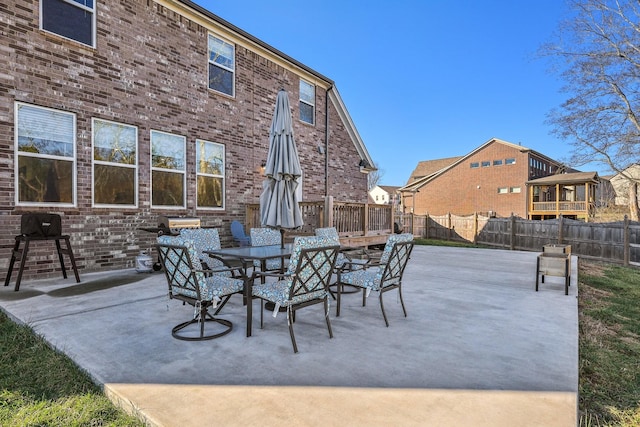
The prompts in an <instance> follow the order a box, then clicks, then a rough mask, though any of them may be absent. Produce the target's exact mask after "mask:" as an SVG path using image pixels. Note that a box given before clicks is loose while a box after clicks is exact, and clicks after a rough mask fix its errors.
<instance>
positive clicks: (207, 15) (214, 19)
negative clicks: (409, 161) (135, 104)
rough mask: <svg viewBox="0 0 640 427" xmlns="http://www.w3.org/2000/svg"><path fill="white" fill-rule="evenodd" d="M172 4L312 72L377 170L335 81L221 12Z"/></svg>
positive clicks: (367, 166) (180, 1) (185, 0)
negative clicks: (243, 28)
mask: <svg viewBox="0 0 640 427" xmlns="http://www.w3.org/2000/svg"><path fill="white" fill-rule="evenodd" d="M173 4H175V5H176V7H178V9H183V10H184V9H186V11H185V12H190V14H191V15H196V16H198V17H200V18H201V19H204V20H205V21H206V22H210V23H215V24H217V25H218V26H221V27H223V28H225V29H226V30H227V31H228V32H230V33H231V34H233V35H234V36H236V37H237V38H239V39H241V40H243V41H244V42H246V43H247V45H248V46H250V47H252V48H254V49H255V50H256V51H258V52H259V53H261V54H265V55H266V56H267V58H268V59H271V60H274V59H275V60H279V61H278V62H284V63H285V64H287V65H288V68H292V69H296V70H299V71H301V72H302V73H303V74H307V75H310V76H311V77H313V78H314V79H315V80H316V83H320V82H318V81H317V80H320V81H321V82H322V86H324V88H325V89H327V92H328V98H329V99H331V103H332V104H333V106H334V107H335V109H336V111H337V113H338V115H339V116H340V119H341V120H342V122H343V123H344V126H345V129H346V131H347V133H348V134H349V136H350V137H351V141H352V142H353V145H354V146H355V148H356V151H357V152H358V155H359V156H360V159H361V160H362V161H363V162H364V167H363V169H364V170H367V171H373V170H376V168H375V166H374V165H373V160H372V158H371V156H370V155H369V151H368V150H367V147H366V146H365V145H364V141H363V140H362V138H361V137H360V134H359V133H358V130H357V129H356V126H355V124H354V123H353V120H351V116H350V115H349V112H348V111H347V108H346V107H345V105H344V102H343V101H342V97H341V96H340V93H339V92H338V89H337V88H336V85H335V82H334V81H333V80H331V79H329V78H328V77H326V76H324V75H323V74H320V73H319V72H317V71H316V70H314V69H312V68H310V67H308V66H306V65H304V64H303V63H301V62H300V61H297V60H296V59H293V58H292V57H290V56H289V55H287V54H285V53H283V52H281V51H280V50H278V49H276V48H275V47H273V46H271V45H269V44H267V43H265V42H263V41H262V40H260V39H258V38H257V37H255V36H252V35H251V34H249V33H247V32H246V31H244V30H242V29H240V28H239V27H236V26H235V25H233V24H232V23H230V22H228V21H226V20H224V19H222V18H220V17H219V16H218V15H215V14H213V13H212V12H210V11H208V10H207V9H205V8H203V7H202V6H200V5H198V4H196V3H194V2H192V1H190V0H173Z"/></svg>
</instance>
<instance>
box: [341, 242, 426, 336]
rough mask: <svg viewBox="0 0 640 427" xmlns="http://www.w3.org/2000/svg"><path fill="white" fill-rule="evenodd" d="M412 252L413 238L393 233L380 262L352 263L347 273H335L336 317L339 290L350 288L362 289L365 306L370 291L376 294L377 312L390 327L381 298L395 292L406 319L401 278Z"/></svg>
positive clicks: (363, 304)
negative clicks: (347, 286)
mask: <svg viewBox="0 0 640 427" xmlns="http://www.w3.org/2000/svg"><path fill="white" fill-rule="evenodd" d="M412 250H413V235H412V234H409V233H405V234H392V235H391V236H389V238H388V240H387V243H386V244H385V247H384V250H383V252H382V255H381V257H380V261H377V262H370V263H368V264H365V265H361V264H352V265H351V268H352V269H351V270H349V271H344V269H343V270H341V271H338V279H337V285H338V301H337V308H336V316H339V315H340V303H341V293H342V287H343V286H344V285H351V286H356V287H359V288H362V306H363V307H364V306H365V305H366V304H367V298H368V297H369V294H370V292H371V291H377V292H378V293H379V299H380V309H382V316H383V317H384V323H385V324H386V325H387V327H389V321H388V320H387V314H386V313H385V311H384V303H383V301H382V295H383V294H384V293H385V292H388V291H390V290H393V289H397V290H398V296H399V297H400V304H401V305H402V311H403V312H404V316H405V317H407V310H406V308H405V306H404V301H403V299H402V275H403V274H404V269H405V267H406V266H407V262H408V261H409V257H410V256H411V251H412Z"/></svg>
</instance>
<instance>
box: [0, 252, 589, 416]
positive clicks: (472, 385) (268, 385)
mask: <svg viewBox="0 0 640 427" xmlns="http://www.w3.org/2000/svg"><path fill="white" fill-rule="evenodd" d="M537 255H538V254H537V253H531V252H519V251H504V250H485V249H468V248H446V247H434V246H416V247H415V248H414V251H413V254H412V259H411V260H410V261H409V265H408V267H407V270H406V272H405V279H404V285H403V290H404V299H405V302H406V305H407V312H408V317H406V318H405V317H404V316H403V315H402V309H401V307H400V304H399V301H398V299H397V297H396V293H394V292H389V293H387V294H385V297H384V298H385V308H386V311H387V315H388V317H389V322H390V326H389V328H386V327H385V325H384V321H383V319H382V314H381V312H380V307H379V304H378V300H377V295H376V294H372V297H370V298H369V299H368V303H367V306H366V307H362V299H361V296H360V294H357V295H345V296H344V297H343V307H342V311H341V316H340V317H335V315H334V314H335V304H333V306H332V318H331V321H332V326H333V331H334V338H333V339H329V337H328V332H327V329H326V325H325V324H324V320H323V317H322V316H323V314H322V308H321V306H314V307H309V308H306V309H304V310H302V311H300V312H299V313H298V315H297V316H296V323H295V326H294V328H295V332H296V339H297V341H298V347H299V349H300V353H298V354H294V353H293V350H292V347H291V341H290V339H289V333H288V328H287V325H286V315H284V313H281V314H280V315H278V316H277V317H276V318H273V317H272V316H271V313H265V325H264V328H263V329H260V310H259V308H258V303H257V302H254V304H255V305H254V320H253V325H254V329H253V336H252V337H249V338H247V337H246V336H245V329H244V327H245V314H246V311H245V308H244V307H243V305H242V300H241V298H240V297H233V298H232V299H231V300H230V302H229V304H228V305H227V306H226V307H225V308H224V310H223V312H222V314H221V317H223V318H226V319H229V320H231V321H232V322H233V324H234V328H233V331H232V332H231V333H230V334H228V335H226V336H224V337H222V338H220V339H216V340H212V341H205V342H185V341H179V340H176V339H174V338H172V337H171V328H172V327H173V326H174V325H176V324H178V323H180V322H182V321H185V320H187V319H188V318H189V317H190V316H191V315H192V313H193V309H192V308H190V307H189V306H183V305H182V304H181V303H179V302H178V301H174V300H169V299H168V297H167V285H166V281H165V278H164V275H163V273H151V274H147V273H136V272H135V271H121V272H108V273H92V274H82V273H81V279H82V283H80V284H76V283H75V281H74V280H72V279H66V280H63V279H49V280H40V281H23V283H22V285H21V288H20V291H19V292H14V291H13V287H12V286H9V287H3V288H1V289H0V307H2V309H3V310H4V311H5V312H7V313H8V314H9V315H10V316H11V317H12V318H14V319H16V320H17V321H19V322H22V323H25V324H28V325H30V326H31V327H32V328H33V329H34V330H35V331H36V332H37V333H39V334H41V335H43V336H44V337H45V338H46V339H47V341H49V342H50V343H51V344H52V345H53V346H54V347H56V348H58V349H59V350H60V351H62V352H64V353H66V354H67V355H69V356H70V357H71V358H72V359H73V360H74V361H75V362H76V363H77V364H78V365H79V366H80V367H82V368H83V369H85V370H87V371H88V372H89V373H90V374H91V375H92V376H93V378H94V379H95V380H96V381H97V382H98V383H99V384H102V385H103V386H104V388H105V391H106V392H107V394H108V395H109V396H110V397H111V398H112V399H113V400H114V401H116V402H118V403H119V404H120V405H121V406H123V407H124V408H126V409H127V410H129V411H131V412H134V413H137V414H138V415H139V416H140V417H141V418H144V419H145V420H146V421H147V422H148V423H149V424H150V425H154V426H202V425H225V426H227V425H229V426H234V425H237V426H241V425H254V424H260V425H263V426H270V425H281V424H283V423H288V424H291V425H302V426H321V425H322V426H339V425H340V426H341V425H353V426H360V425H362V426H364V425H369V426H370V425H394V426H412V425H415V426H418V425H420V426H424V425H434V426H435V425H437V426H454V425H455V426H460V425H465V426H514V425H518V426H540V425H545V426H575V425H576V424H577V402H578V308H577V259H576V258H575V257H573V263H572V270H573V271H572V277H571V286H570V289H569V295H568V296H565V295H564V279H562V278H556V277H547V279H546V283H545V284H542V285H541V288H540V291H539V292H535V290H534V287H535V272H536V257H537Z"/></svg>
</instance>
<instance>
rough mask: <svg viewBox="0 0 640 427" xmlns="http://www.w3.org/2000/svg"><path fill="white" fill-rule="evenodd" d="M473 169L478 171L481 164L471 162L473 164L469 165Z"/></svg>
mask: <svg viewBox="0 0 640 427" xmlns="http://www.w3.org/2000/svg"><path fill="white" fill-rule="evenodd" d="M469 166H470V167H471V169H476V168H479V167H480V163H478V162H471V164H470V165H469Z"/></svg>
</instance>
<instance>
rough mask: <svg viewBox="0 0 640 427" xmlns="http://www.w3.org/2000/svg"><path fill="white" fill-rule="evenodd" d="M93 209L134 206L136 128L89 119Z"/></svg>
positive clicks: (136, 196) (136, 198)
mask: <svg viewBox="0 0 640 427" xmlns="http://www.w3.org/2000/svg"><path fill="white" fill-rule="evenodd" d="M91 128H92V137H93V206H118V207H137V206H138V128H137V127H136V126H131V125H125V124H122V123H116V122H110V121H107V120H102V119H96V118H93V119H91Z"/></svg>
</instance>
